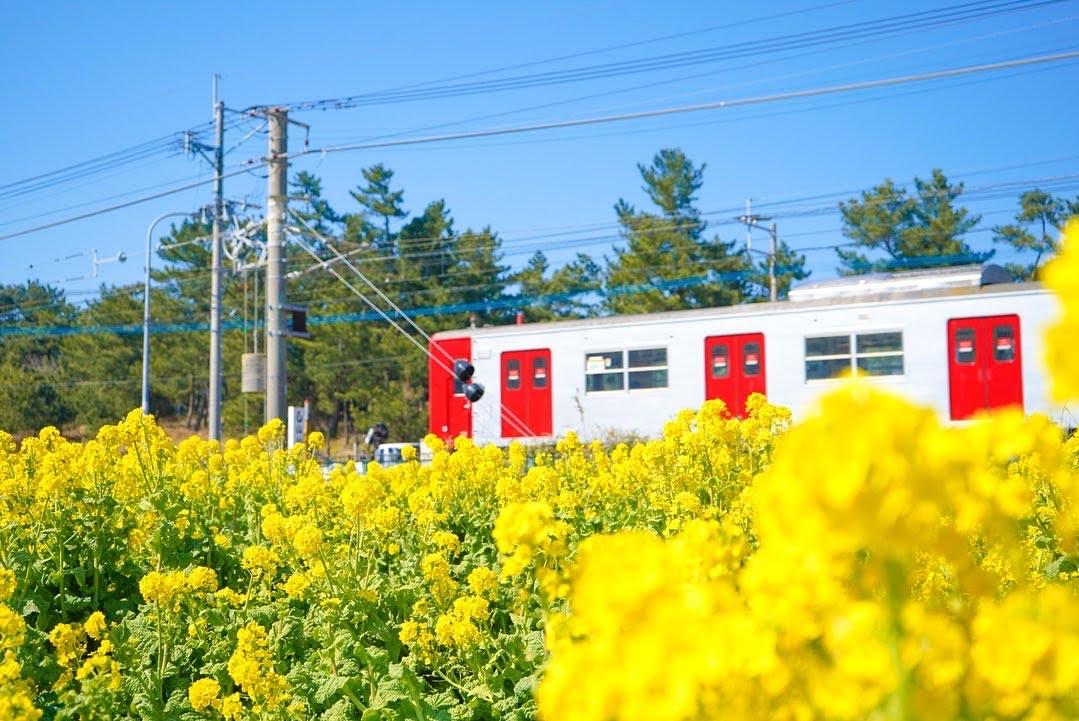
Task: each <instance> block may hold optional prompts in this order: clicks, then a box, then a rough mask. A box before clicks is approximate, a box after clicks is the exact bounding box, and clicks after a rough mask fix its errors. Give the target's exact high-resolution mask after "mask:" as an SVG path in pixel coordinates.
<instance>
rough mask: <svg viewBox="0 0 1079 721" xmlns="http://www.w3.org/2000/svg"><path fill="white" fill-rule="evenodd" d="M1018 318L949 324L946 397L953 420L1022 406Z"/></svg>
mask: <svg viewBox="0 0 1079 721" xmlns="http://www.w3.org/2000/svg"><path fill="white" fill-rule="evenodd" d="M1019 349H1020V343H1019V316H1017V315H996V316H985V317H981V318H952V319H951V320H949V321H948V395H949V399H950V401H951V411H952V420H956V421H958V420H963V419H964V418H970V417H971V416H972V415H974V414H975V413H976V412H978V411H980V410H985V409H989V408H1001V407H1003V406H1019V407H1020V408H1022V407H1023V358H1022V355H1021V353H1020V350H1019Z"/></svg>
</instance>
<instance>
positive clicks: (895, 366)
mask: <svg viewBox="0 0 1079 721" xmlns="http://www.w3.org/2000/svg"><path fill="white" fill-rule="evenodd" d="M858 373H859V374H860V375H867V376H901V375H903V356H901V355H881V356H870V357H868V358H864V357H863V358H859V359H858Z"/></svg>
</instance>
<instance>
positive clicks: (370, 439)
mask: <svg viewBox="0 0 1079 721" xmlns="http://www.w3.org/2000/svg"><path fill="white" fill-rule="evenodd" d="M389 437H390V429H389V428H388V427H387V426H386V424H385V423H376V424H375V425H373V426H371V427H370V428H368V429H367V435H366V436H365V437H364V439H363V442H364V443H366V444H367V445H369V446H371V447H372V448H378V447H379V446H381V445H382V444H383V443H385V442H386V440H387V439H388V438H389Z"/></svg>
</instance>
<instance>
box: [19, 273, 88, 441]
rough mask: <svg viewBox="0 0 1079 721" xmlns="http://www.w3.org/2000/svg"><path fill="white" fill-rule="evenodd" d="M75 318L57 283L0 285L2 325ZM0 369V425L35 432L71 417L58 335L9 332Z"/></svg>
mask: <svg viewBox="0 0 1079 721" xmlns="http://www.w3.org/2000/svg"><path fill="white" fill-rule="evenodd" d="M76 318H77V314H76V310H75V308H74V307H73V306H72V305H70V304H69V303H68V302H67V301H66V299H65V298H64V292H63V291H62V290H60V289H58V288H54V287H52V286H50V285H46V284H42V283H40V282H38V281H29V282H27V283H22V284H19V285H5V286H0V323H2V324H3V325H5V326H61V325H69V324H71V323H72V322H73V321H74V320H75V319H76ZM0 368H2V369H3V377H2V378H0V429H3V430H5V431H8V432H11V433H20V432H21V433H33V432H36V431H37V430H38V429H40V428H43V427H45V426H49V425H51V426H57V427H59V428H63V427H64V426H65V425H67V424H69V423H71V422H72V421H74V420H75V411H76V409H75V407H74V406H73V405H72V403H71V398H70V394H69V391H70V389H71V384H70V379H68V378H66V377H65V373H64V367H63V344H62V340H61V338H59V337H57V336H46V335H41V336H34V335H11V336H7V337H5V338H4V339H3V340H2V341H0Z"/></svg>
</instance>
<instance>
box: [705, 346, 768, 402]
mask: <svg viewBox="0 0 1079 721" xmlns="http://www.w3.org/2000/svg"><path fill="white" fill-rule="evenodd" d="M765 392H766V384H765V365H764V334H763V333H742V334H741V335H715V336H710V337H708V338H705V339H704V397H705V399H707V400H711V399H712V398H719V399H721V400H722V401H723V402H724V403H726V404H727V410H728V411H729V412H730V414H731V415H732V416H734V417H735V418H745V416H746V399H747V398H749V394H750V393H765Z"/></svg>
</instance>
